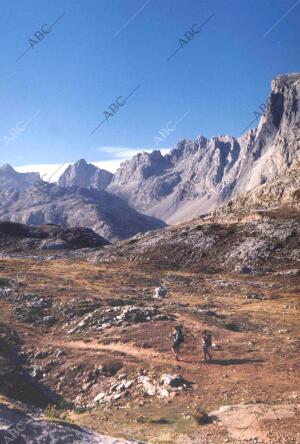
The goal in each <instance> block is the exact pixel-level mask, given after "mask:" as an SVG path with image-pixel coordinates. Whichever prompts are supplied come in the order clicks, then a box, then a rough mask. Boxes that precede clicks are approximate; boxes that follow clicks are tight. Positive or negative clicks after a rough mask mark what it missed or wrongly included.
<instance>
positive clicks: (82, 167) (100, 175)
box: [58, 159, 113, 190]
mask: <svg viewBox="0 0 300 444" xmlns="http://www.w3.org/2000/svg"><path fill="white" fill-rule="evenodd" d="M112 177H113V175H112V174H111V173H110V172H109V171H106V170H102V169H100V168H97V167H95V166H94V165H92V164H91V163H87V162H86V161H85V160H84V159H80V160H78V162H76V163H75V164H74V165H70V166H69V167H68V168H67V169H66V171H64V173H63V174H62V175H61V176H60V178H59V180H58V184H59V186H61V187H72V186H78V187H80V188H88V187H93V188H96V189H97V190H105V189H106V188H107V186H108V185H109V184H110V182H111V179H112Z"/></svg>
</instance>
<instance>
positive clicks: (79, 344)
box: [49, 340, 199, 370]
mask: <svg viewBox="0 0 300 444" xmlns="http://www.w3.org/2000/svg"><path fill="white" fill-rule="evenodd" d="M49 345H52V346H55V347H61V348H71V349H75V350H99V351H105V350H108V351H115V352H120V353H125V354H127V355H130V356H134V357H135V358H138V359H140V360H143V361H151V362H153V363H156V364H164V365H172V366H178V365H180V366H182V367H184V368H190V369H193V370H195V369H199V364H197V363H195V364H193V363H191V362H186V358H185V360H183V361H179V362H176V361H175V360H174V358H173V356H171V355H169V354H168V355H167V356H166V357H165V358H162V357H161V356H162V355H163V354H162V353H160V352H158V351H157V350H153V349H144V348H139V347H135V346H133V345H130V344H122V343H114V344H109V345H107V344H99V343H98V342H96V341H91V342H84V341H55V340H53V341H51V343H50V344H49ZM189 359H190V358H189Z"/></svg>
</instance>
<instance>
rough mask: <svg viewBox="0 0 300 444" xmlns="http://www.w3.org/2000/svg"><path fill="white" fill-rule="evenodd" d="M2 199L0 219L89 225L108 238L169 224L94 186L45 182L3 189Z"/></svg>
mask: <svg viewBox="0 0 300 444" xmlns="http://www.w3.org/2000/svg"><path fill="white" fill-rule="evenodd" d="M0 202H1V205H0V220H9V221H12V222H21V223H24V224H31V225H41V224H47V223H53V224H57V225H62V226H67V227H78V226H81V227H89V228H91V229H93V230H94V231H95V232H96V233H98V234H99V235H100V236H102V237H104V238H105V239H107V240H116V239H124V238H127V237H130V236H133V235H135V234H137V233H140V232H145V231H149V230H153V229H157V228H161V227H163V226H164V225H165V224H164V222H162V221H160V220H158V219H155V218H153V217H150V216H146V215H143V214H140V213H138V212H137V211H135V210H134V209H132V208H130V207H129V206H128V205H127V203H126V202H125V201H123V200H122V199H120V198H119V197H117V196H114V195H111V194H109V193H107V192H106V191H103V190H99V191H98V190H95V189H93V188H91V189H87V188H78V187H71V188H62V187H59V186H57V185H55V184H46V183H44V185H43V187H42V188H41V187H39V189H38V188H36V187H32V188H29V189H27V190H16V189H9V190H2V191H0Z"/></svg>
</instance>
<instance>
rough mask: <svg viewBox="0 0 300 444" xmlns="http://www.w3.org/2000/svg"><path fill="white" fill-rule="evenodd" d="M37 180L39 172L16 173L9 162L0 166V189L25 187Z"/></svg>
mask: <svg viewBox="0 0 300 444" xmlns="http://www.w3.org/2000/svg"><path fill="white" fill-rule="evenodd" d="M39 180H41V178H40V175H39V173H18V172H17V171H15V170H14V169H13V168H12V167H11V166H10V165H9V164H5V165H2V166H0V190H3V189H9V188H18V189H26V188H28V187H30V186H32V185H33V184H34V183H35V182H37V181H39Z"/></svg>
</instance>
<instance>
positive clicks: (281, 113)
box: [235, 74, 300, 193]
mask: <svg viewBox="0 0 300 444" xmlns="http://www.w3.org/2000/svg"><path fill="white" fill-rule="evenodd" d="M299 158H300V74H289V75H282V76H278V77H276V78H275V79H274V80H273V81H272V89H271V95H270V97H269V100H268V103H267V106H266V109H265V113H264V115H263V116H262V118H261V120H260V123H259V126H258V129H257V132H256V136H255V138H254V140H253V144H252V148H251V150H249V151H248V153H247V159H246V160H245V162H244V164H243V168H242V169H241V172H240V177H239V180H238V182H237V186H236V190H235V192H236V193H240V192H243V191H247V190H251V189H253V188H254V187H256V186H257V185H261V184H263V183H265V182H269V181H272V180H273V179H274V177H275V176H277V175H278V174H280V173H285V172H287V171H288V169H289V168H290V167H291V166H292V165H294V164H295V162H296V161H297V159H299Z"/></svg>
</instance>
